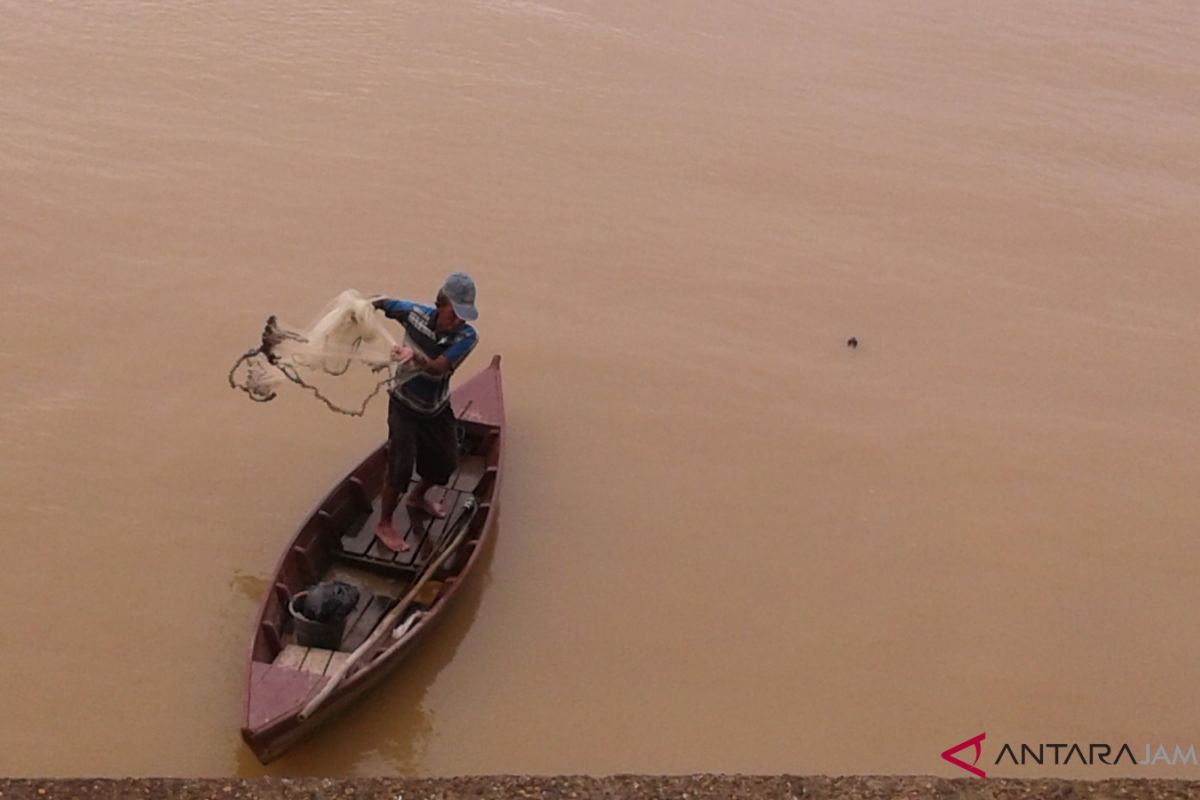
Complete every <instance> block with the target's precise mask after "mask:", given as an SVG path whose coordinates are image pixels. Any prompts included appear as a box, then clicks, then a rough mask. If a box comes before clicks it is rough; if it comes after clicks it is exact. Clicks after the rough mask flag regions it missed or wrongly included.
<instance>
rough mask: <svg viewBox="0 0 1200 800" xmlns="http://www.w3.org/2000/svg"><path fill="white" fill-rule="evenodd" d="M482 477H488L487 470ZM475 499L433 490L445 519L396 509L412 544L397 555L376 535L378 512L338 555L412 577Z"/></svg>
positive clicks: (347, 540)
mask: <svg viewBox="0 0 1200 800" xmlns="http://www.w3.org/2000/svg"><path fill="white" fill-rule="evenodd" d="M482 474H484V475H486V474H487V471H486V469H485V470H484V472H483V473H482ZM471 496H472V493H471V492H463V491H459V490H457V489H453V488H448V487H434V488H433V489H430V491H429V497H430V498H431V499H433V500H436V501H438V502H440V503H442V504H443V505H445V506H446V510H447V514H446V517H445V518H444V519H433V518H431V517H429V516H428V515H426V514H416V515H412V514H410V512H409V511H408V509H406V508H404V507H403V503H402V504H401V507H400V508H398V509H396V516H395V520H394V522H395V526H396V530H397V531H404V538H405V541H407V542H408V544H409V548H408V549H407V550H405V551H403V552H400V553H397V552H393V551H392V550H390V549H389V548H387V547H385V546H384V545H383V543H382V542H380V541H379V540H378V538H376V536H375V534H374V532H373V528H374V524H375V520H376V519H378V514H377V513H376V515H375V516H373V517H372V518H371V520H370V521H369V522H368V524H367V525H366V526H365V527H364V528H363V529H362V530H360V531H358V532H357V533H356V535H355V536H354V537H351V538H344V539H342V542H341V545H342V546H341V550H340V551H339V552H337V553H335V556H336V557H337V558H338V559H339V560H341V561H345V562H348V563H352V564H358V565H360V566H364V567H368V568H371V569H373V570H375V571H380V572H384V573H387V574H392V575H397V576H403V577H411V576H412V575H415V574H416V573H417V572H419V571H420V569H421V566H422V565H423V564H425V563H426V562H427V561H428V559H429V557H430V555H431V554H432V553H433V552H435V551H436V549H437V547H438V546H439V545H440V544H441V543H442V539H443V538H444V537H445V535H446V531H447V530H448V529H449V527H450V524H451V522H452V521H453V520H454V519H457V517H458V515H459V514H461V513H462V511H463V508H464V507H465V506H466V502H467V499H468V498H469V497H471Z"/></svg>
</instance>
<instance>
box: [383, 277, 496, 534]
mask: <svg viewBox="0 0 1200 800" xmlns="http://www.w3.org/2000/svg"><path fill="white" fill-rule="evenodd" d="M372 302H373V303H374V305H375V307H376V308H378V309H379V310H381V311H383V313H384V314H386V315H387V316H388V317H390V318H392V319H394V320H397V321H399V322H400V324H401V325H403V326H404V333H405V336H404V345H403V346H401V347H397V348H396V349H395V350H394V351H393V355H394V356H395V359H396V361H397V362H399V364H400V365H401V366H403V365H405V364H409V363H411V364H413V365H415V366H416V367H417V368H418V369H419V370H420V372H419V373H418V374H417V375H416V376H415V377H412V378H409V379H408V380H406V381H404V382H403V383H400V384H398V385H397V386H396V387H395V388H394V389H392V392H391V395H390V398H389V401H388V462H387V478H386V480H385V483H384V488H383V497H382V500H381V503H382V508H381V513H380V517H379V522H378V523H376V525H375V535H376V536H378V537H379V541H380V542H382V543H383V544H384V545H386V546H387V547H389V548H391V549H392V550H396V551H401V552H402V551H404V550H407V549H408V547H409V545H408V542H406V541H405V540H404V537H403V536H402V535H401V534H400V533H398V532H397V531H396V528H395V526H394V525H393V524H392V516H393V515H394V514H395V513H396V507H397V506H398V505H399V503H400V496H401V494H403V492H404V489H405V488H406V487H407V486H408V484H409V481H410V480H411V479H412V473H413V466H414V464H415V465H416V469H417V475H418V480H417V485H416V486H415V487H413V490H412V492H410V493H409V496H408V498H407V499H406V500H405V502H404V504H405V506H407V507H408V509H409V511H410V512H413V511H415V512H417V513H424V514H428V515H430V516H433V517H437V518H439V519H440V518H442V517H445V516H446V509H445V508H444V507H443V506H442V504H441V503H438V502H436V501H435V500H432V499H430V498H429V497H427V496H426V493H427V492H428V491H429V490H430V489H431V488H432V487H434V486H444V485H445V484H446V483H447V482H448V481H449V480H450V476H451V475H453V474H454V470H455V469H456V468H457V467H458V441H457V437H456V436H455V420H454V411H453V410H452V409H451V408H450V376H451V375H452V374H453V373H454V370H456V369H457V368H458V366H459V364H461V363H462V362H463V360H464V359H465V358H466V357H467V356H468V355H469V354H470V353H471V351H472V350H473V349H475V344H476V342H477V341H478V337H477V336H476V334H475V328H473V327H472V326H471V325H469V324H468V321H470V320H475V319H477V318H478V317H479V312H478V311H477V310H476V308H475V282H474V281H473V280H471V276H470V275H467V274H466V273H465V272H455V273H453V274H451V275H450V276H449V277H447V278H446V282H445V283H444V284H442V288H441V291H439V292H438V295H437V301H436V305H435V306H434V307H432V308H431V307H429V306H425V305H420V304H418V303H412V302H409V301H407V300H393V299H391V298H386V297H384V298H378V299H375V300H373V301H372Z"/></svg>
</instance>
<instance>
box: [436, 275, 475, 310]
mask: <svg viewBox="0 0 1200 800" xmlns="http://www.w3.org/2000/svg"><path fill="white" fill-rule="evenodd" d="M442 294H444V295H446V299H447V300H449V301H450V305H452V306H454V313H455V314H457V315H458V318H459V319H465V320H473V319H478V318H479V311H478V310H477V309H476V308H475V281H473V280H471V276H470V275H468V274H467V273H465V272H452V273H450V276H449V277H447V278H446V282H445V283H444V284H442Z"/></svg>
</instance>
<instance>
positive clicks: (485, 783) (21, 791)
mask: <svg viewBox="0 0 1200 800" xmlns="http://www.w3.org/2000/svg"><path fill="white" fill-rule="evenodd" d="M152 797H171V798H179V799H180V800H209V799H210V798H212V799H215V800H243V799H244V800H251V799H253V800H301V798H303V800H351V799H352V800H460V798H461V799H462V800H466V799H467V798H471V799H472V800H475V799H477V798H538V800H573V799H574V798H611V799H612V800H617V798H647V799H648V800H657V799H658V798H663V799H664V800H665V798H671V800H718V798H719V799H720V800H729V799H732V800H740V799H741V798H755V800H758V799H759V798H762V799H763V800H800V799H804V800H808V799H809V798H811V799H812V800H868V799H873V798H893V797H899V798H954V800H1017V798H1056V799H1058V800H1067V798H1078V800H1116V799H1117V798H1156V800H1173V799H1174V798H1192V799H1193V800H1195V799H1197V798H1200V781H1182V780H1139V779H1114V780H1104V781H1068V780H1051V779H1031V780H1016V779H992V780H975V779H970V778H961V779H956V780H946V779H944V778H934V777H930V776H921V775H915V776H914V775H892V776H889V775H868V776H848V777H837V778H830V777H825V776H804V777H800V776H787V775H780V776H766V775H680V776H670V777H660V776H641V775H618V776H612V777H605V778H591V777H582V776H558V777H529V776H473V777H463V778H427V779H416V778H356V779H329V778H274V779H263V780H219V779H218V780H214V779H185V778H139V779H134V778H125V779H103V780H3V781H0V800H59V799H62V800H67V799H71V800H75V799H77V800H135V798H152Z"/></svg>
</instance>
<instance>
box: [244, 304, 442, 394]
mask: <svg viewBox="0 0 1200 800" xmlns="http://www.w3.org/2000/svg"><path fill="white" fill-rule="evenodd" d="M396 346H397V342H396V340H395V338H394V337H393V336H392V335H391V333H390V332H389V331H388V330H387V328H386V327H384V324H383V319H382V317H381V315H379V314H377V313H376V310H375V306H374V305H372V303H371V301H370V300H369V299H367V298H365V297H363V296H362V295H361V294H359V293H358V292H356V291H354V290H353V289H350V290H347V291H345V292H342V293H341V294H340V295H338V296H337V298H335V299H334V300H333V301H332V302H330V303H329V305H328V306H326V307H325V310H324V311H323V312H322V313H321V315H320V316H319V317H318V318H317V320H316V321H315V322H314V323H312V324H311V325H309V326H308V327H307V328H303V329H300V330H293V329H290V328H286V327H284V326H282V325H280V323H279V321H278V320H277V319H276V318H275V316H274V315H271V316H270V317H268V318H267V324H266V325H265V326H264V327H263V331H262V340H261V342H260V343H259V346H258V347H255V348H253V349H251V350H247V351H246V352H245V353H243V354H242V356H241V357H240V358H238V360H237V361H236V362H234V365H233V367H232V368H231V369H230V370H229V386H230V387H231V388H233V389H240V390H242V391H243V392H245V393H246V395H247V396H248V397H249V398H250V399H251V400H253V401H255V402H256V403H267V402H270V401H271V400H274V399H275V398H276V397H277V396H278V394H279V389H280V388H281V387H283V386H286V385H288V384H291V385H295V386H299V387H300V388H302V389H304V390H305V391H308V392H310V393H312V395H313V396H314V397H316V398H317V399H318V400H320V401H321V402H322V403H324V404H325V405H326V407H328V408H329V410H330V411H334V412H336V413H338V414H345V415H347V416H351V417H361V416H362V415H363V414H365V413H366V410H367V405H368V404H369V403H370V402H371V400H372V399H373V398H374V397H375V395H377V394H379V393H380V392H381V391H382V390H383V389H384V388H385V387H387V388H388V389H389V390H390V389H391V388H392V387H394V386H398V385H400V384H402V383H404V382H405V381H406V380H408V379H409V378H412V377H413V376H415V375H416V374H417V373H418V372H419V371H420V370H419V369H417V368H416V367H413V366H411V365H408V364H406V365H402V366H396V365H395V364H394V363H393V354H392V349H393V348H395V347H396ZM364 371H365V374H366V375H368V376H370V379H369V380H368V381H367V386H368V387H369V389H368V390H367V394H366V397H364V398H363V399H362V400H361V402H359V403H358V404H357V405H354V404H353V403H346V401H344V400H335V399H333V398H331V397H330V396H329V395H330V394H331V393H332V389H331V386H332V385H333V382H334V381H333V379H347V380H349V379H348V378H346V376H348V375H351V374H352V373H354V372H364ZM380 376H382V377H380ZM372 380H373V385H371V381H372ZM359 383H360V384H361V383H362V382H361V381H359Z"/></svg>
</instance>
